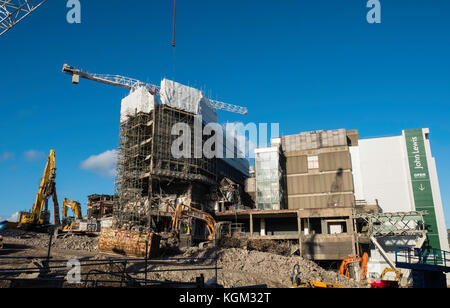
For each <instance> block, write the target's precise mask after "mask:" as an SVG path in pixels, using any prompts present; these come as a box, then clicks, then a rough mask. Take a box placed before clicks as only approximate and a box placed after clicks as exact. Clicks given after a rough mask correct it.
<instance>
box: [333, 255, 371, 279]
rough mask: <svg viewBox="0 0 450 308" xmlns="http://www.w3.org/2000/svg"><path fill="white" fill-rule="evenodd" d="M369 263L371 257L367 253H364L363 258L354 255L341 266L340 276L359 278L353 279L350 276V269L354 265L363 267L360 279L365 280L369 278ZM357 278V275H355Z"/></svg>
mask: <svg viewBox="0 0 450 308" xmlns="http://www.w3.org/2000/svg"><path fill="white" fill-rule="evenodd" d="M368 262H369V255H368V254H367V253H364V255H363V257H362V258H361V257H360V256H358V255H354V256H351V257H348V258H345V259H344V260H343V261H342V263H341V266H340V268H339V275H342V276H345V277H347V278H357V277H351V276H352V275H350V267H351V266H352V265H353V264H354V265H357V266H361V275H360V279H361V280H364V279H366V276H367V263H368ZM353 276H355V275H353Z"/></svg>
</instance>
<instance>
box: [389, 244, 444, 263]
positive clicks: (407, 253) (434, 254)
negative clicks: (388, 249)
mask: <svg viewBox="0 0 450 308" xmlns="http://www.w3.org/2000/svg"><path fill="white" fill-rule="evenodd" d="M395 263H396V264H398V263H406V264H422V265H431V266H433V265H434V266H441V267H449V266H450V252H448V251H444V250H438V249H427V250H422V249H415V248H411V247H395Z"/></svg>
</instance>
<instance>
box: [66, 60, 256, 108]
mask: <svg viewBox="0 0 450 308" xmlns="http://www.w3.org/2000/svg"><path fill="white" fill-rule="evenodd" d="M62 71H63V73H66V74H69V75H72V83H73V84H78V83H79V82H80V78H84V79H88V80H92V81H97V82H101V83H105V84H109V85H112V86H118V87H122V88H126V89H129V90H130V91H134V90H135V89H136V88H138V87H144V88H146V89H147V90H148V91H149V92H150V93H151V94H152V95H159V93H160V87H159V86H157V85H154V84H150V83H146V82H142V81H139V80H137V79H134V78H129V77H124V76H120V75H109V74H92V73H89V72H87V71H83V70H81V69H78V68H75V67H72V66H69V65H67V64H64V66H63V69H62ZM207 103H208V104H209V106H210V107H211V108H213V109H217V110H224V111H228V112H233V113H238V114H243V115H246V114H248V109H247V107H241V106H236V105H232V104H228V103H224V102H220V101H216V100H212V99H209V98H208V99H207Z"/></svg>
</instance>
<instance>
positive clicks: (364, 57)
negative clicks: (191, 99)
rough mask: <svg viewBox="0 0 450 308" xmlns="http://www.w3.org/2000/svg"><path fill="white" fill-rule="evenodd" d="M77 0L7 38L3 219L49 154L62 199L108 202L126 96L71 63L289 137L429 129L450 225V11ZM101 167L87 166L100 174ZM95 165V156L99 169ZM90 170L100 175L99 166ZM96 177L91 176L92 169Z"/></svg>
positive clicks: (20, 202)
mask: <svg viewBox="0 0 450 308" xmlns="http://www.w3.org/2000/svg"><path fill="white" fill-rule="evenodd" d="M172 2H173V1H172V0H158V1H157V0H147V1H142V0H140V1H137V0H135V1H119V0H109V1H106V0H89V1H87V0H81V4H82V12H81V13H82V16H81V18H82V23H81V24H78V25H74V24H68V23H67V21H66V13H67V11H68V9H67V8H66V1H65V0H58V1H56V0H49V1H47V3H46V4H44V5H43V6H42V7H41V8H40V9H39V10H37V11H36V12H34V13H33V14H32V15H30V16H29V17H28V18H26V19H25V20H24V21H22V22H21V23H20V24H19V25H17V26H16V27H15V28H14V29H12V30H11V31H10V32H8V33H7V34H6V35H5V36H2V37H0V50H1V55H2V65H1V71H2V74H0V90H1V92H0V93H1V95H0V106H1V109H2V112H1V116H2V121H0V134H1V135H0V140H1V141H0V174H1V176H0V216H1V217H9V216H10V215H11V214H13V213H14V212H16V211H18V210H24V209H30V208H31V206H32V203H33V202H34V198H35V194H36V190H37V187H38V185H39V181H40V177H41V175H42V171H43V167H44V163H45V157H46V156H47V155H48V153H49V151H50V149H55V150H56V155H57V167H58V173H57V174H58V176H57V189H58V195H59V198H60V199H61V200H62V199H63V198H64V197H67V198H71V199H74V200H79V201H80V202H82V204H83V206H84V211H85V208H86V202H87V196H88V195H90V194H93V193H105V194H111V193H113V192H114V180H113V179H112V178H111V176H110V170H109V169H108V167H109V165H108V164H104V165H103V166H97V169H96V170H94V171H97V172H93V171H92V168H89V166H91V167H92V164H91V165H89V163H87V165H88V166H87V168H84V169H83V166H84V167H86V163H85V164H84V165H83V164H82V163H83V162H85V161H86V160H87V159H89V158H90V157H91V156H93V155H100V154H102V153H106V154H103V155H104V156H102V158H103V162H105V161H106V162H107V161H108V159H110V158H111V155H108V153H109V154H111V152H107V151H113V150H114V149H115V148H116V147H117V142H118V127H119V113H120V100H121V99H122V98H123V97H125V96H126V95H127V91H126V90H124V89H122V88H117V87H111V86H107V85H102V84H98V83H94V82H89V81H85V80H82V81H81V83H80V85H78V86H74V85H72V84H71V82H70V77H69V76H67V75H64V74H62V73H61V68H62V65H63V63H68V64H70V65H73V66H77V67H81V68H85V69H87V70H89V71H92V72H96V73H112V74H121V75H124V76H129V77H134V78H137V79H140V80H142V81H148V82H153V83H159V81H160V80H161V79H162V78H163V77H168V78H171V79H175V80H177V81H179V82H181V83H184V84H188V85H192V86H196V87H201V88H204V89H205V90H206V91H205V92H206V93H207V94H210V95H211V96H212V98H216V99H220V100H223V101H226V102H229V103H232V104H236V105H242V106H247V107H248V108H249V114H248V115H247V116H240V115H235V114H230V113H220V115H219V117H220V120H221V122H226V121H243V122H245V123H247V122H256V123H259V122H266V123H273V122H275V123H280V132H281V134H294V133H298V132H300V131H310V130H316V129H337V128H348V129H358V130H359V132H360V135H361V137H362V138H367V137H380V136H389V135H400V134H401V131H402V129H408V128H418V127H429V128H430V130H431V145H432V151H433V154H434V156H435V158H436V162H437V168H438V173H439V179H440V186H441V192H442V198H443V203H444V208H445V211H446V220H447V224H448V225H450V210H449V207H448V203H449V202H450V189H449V188H448V187H449V184H450V174H449V172H448V170H449V169H450V158H449V157H450V156H449V152H450V143H449V142H448V136H449V133H450V123H449V121H448V116H449V105H448V102H449V99H450V75H449V72H450V57H449V56H448V55H449V54H450V36H449V35H448V30H449V29H450V19H449V18H448V12H449V11H450V2H449V1H445V0H441V1H438V0H429V1H423V0H421V1H419V0H408V1H406V0H398V1H392V0H390V1H387V0H381V4H382V23H381V24H368V23H367V21H366V13H367V11H368V9H367V8H366V3H367V1H365V0H350V1H332V0H317V1H293V0H284V1H274V0H270V1H269V0H260V1H256V0H240V1H237V0H227V1H218V0H217V1H206V0H197V1H186V0H181V1H180V0H179V1H178V3H177V7H178V13H177V22H178V25H177V48H176V50H175V51H174V50H173V49H172V48H171V46H170V45H171V37H172V9H173V8H172V5H173V3H172ZM92 160H93V158H92V159H91V163H92ZM94 160H95V159H94ZM94 165H95V164H94ZM85 169H91V170H85Z"/></svg>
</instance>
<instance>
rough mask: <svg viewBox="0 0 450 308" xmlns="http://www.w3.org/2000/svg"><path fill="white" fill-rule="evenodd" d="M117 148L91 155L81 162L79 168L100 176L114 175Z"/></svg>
mask: <svg viewBox="0 0 450 308" xmlns="http://www.w3.org/2000/svg"><path fill="white" fill-rule="evenodd" d="M116 161H117V150H111V151H106V152H104V153H102V154H99V155H92V156H91V157H89V158H88V159H86V160H85V161H83V162H82V163H81V169H83V170H86V171H92V172H94V173H96V174H98V175H100V176H106V177H114V176H115V175H116Z"/></svg>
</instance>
